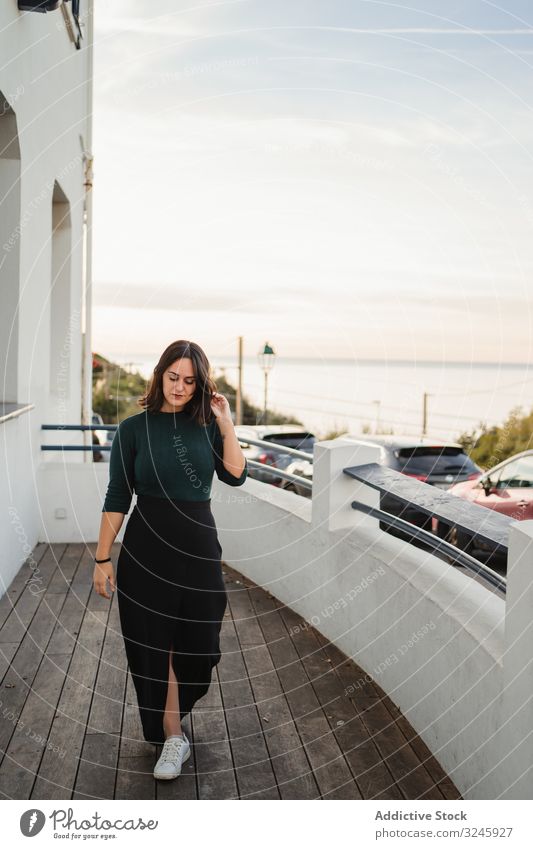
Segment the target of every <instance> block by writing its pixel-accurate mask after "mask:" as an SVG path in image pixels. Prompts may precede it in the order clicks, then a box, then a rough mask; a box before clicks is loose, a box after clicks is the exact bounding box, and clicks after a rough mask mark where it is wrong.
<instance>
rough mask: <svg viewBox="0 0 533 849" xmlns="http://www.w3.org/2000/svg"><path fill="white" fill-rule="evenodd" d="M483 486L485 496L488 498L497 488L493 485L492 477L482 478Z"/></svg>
mask: <svg viewBox="0 0 533 849" xmlns="http://www.w3.org/2000/svg"><path fill="white" fill-rule="evenodd" d="M481 486H482V487H483V489H484V491H485V495H487V496H488V495H490V494H491V492H494V490H495V489H496V487H495V485H494V484H493V482H492V481H491V479H490V477H486V478H482V480H481Z"/></svg>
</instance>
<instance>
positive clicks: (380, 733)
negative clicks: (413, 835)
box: [317, 632, 450, 799]
mask: <svg viewBox="0 0 533 849" xmlns="http://www.w3.org/2000/svg"><path fill="white" fill-rule="evenodd" d="M317 636H318V640H319V642H320V643H321V644H322V645H325V644H326V645H327V651H328V654H329V655H330V657H331V658H332V660H333V666H334V670H335V673H336V675H338V677H339V679H340V680H341V683H343V684H344V686H345V687H346V688H349V687H350V686H352V685H353V684H354V681H357V682H358V684H361V687H360V689H359V688H358V689H357V690H355V691H354V692H353V695H350V699H351V701H352V702H353V704H354V706H355V707H356V709H357V710H358V713H359V715H360V717H361V720H362V721H363V723H364V725H365V727H366V728H367V729H368V731H369V733H370V735H371V737H372V739H373V740H374V742H375V744H376V746H377V748H378V750H379V752H380V754H381V757H382V758H383V761H384V763H386V764H387V766H388V767H389V769H390V771H391V773H392V775H393V777H394V779H395V781H396V782H397V784H398V786H399V787H400V789H401V790H402V793H403V795H404V796H405V798H408V799H418V798H420V799H431V798H433V799H439V798H444V793H443V791H442V789H441V787H440V782H441V781H445V780H446V781H450V779H449V778H448V776H446V773H445V772H444V770H442V768H440V775H438V773H437V772H429V770H427V769H426V766H425V763H423V762H422V761H421V759H420V757H419V756H418V755H417V753H416V750H415V749H414V747H413V745H412V740H413V739H414V738H415V737H416V732H415V730H414V729H413V728H412V726H409V727H410V728H411V735H410V739H409V740H408V739H407V737H406V736H405V735H404V734H403V733H402V729H401V728H400V727H399V726H398V724H397V722H396V718H397V716H398V715H399V714H400V712H399V711H398V709H397V707H396V706H395V705H394V703H393V702H392V700H391V699H390V698H389V697H388V696H387V694H386V693H385V692H384V691H383V690H382V689H381V688H380V687H379V686H378V685H377V684H376V683H375V682H370V683H367V682H366V679H365V677H364V676H365V673H364V671H363V670H361V671H360V674H359V675H357V676H355V677H354V673H353V670H352V669H350V666H351V662H348V663H346V658H345V656H344V655H343V653H342V652H341V651H340V650H339V649H338V648H337V646H335V645H333V644H331V643H328V641H327V639H326V638H325V637H324V636H323V635H322V634H320V633H318V632H317ZM405 723H406V724H407V725H409V724H408V723H407V720H405ZM404 727H406V725H405V724H404ZM420 742H422V741H420ZM435 763H436V761H435ZM435 763H434V762H433V761H432V767H433V768H434V769H435V770H436V767H435Z"/></svg>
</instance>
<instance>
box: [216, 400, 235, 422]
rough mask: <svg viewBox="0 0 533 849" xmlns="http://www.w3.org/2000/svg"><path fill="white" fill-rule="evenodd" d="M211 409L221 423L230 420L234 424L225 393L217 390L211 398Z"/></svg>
mask: <svg viewBox="0 0 533 849" xmlns="http://www.w3.org/2000/svg"><path fill="white" fill-rule="evenodd" d="M211 409H212V411H213V413H214V414H215V416H216V418H217V420H218V422H219V423H220V422H223V421H229V422H231V423H232V424H233V419H232V418H231V410H230V406H229V402H228V399H227V398H226V397H225V396H224V395H221V394H220V392H215V394H214V395H213V398H212V400H211Z"/></svg>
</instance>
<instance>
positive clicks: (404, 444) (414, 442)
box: [343, 433, 464, 450]
mask: <svg viewBox="0 0 533 849" xmlns="http://www.w3.org/2000/svg"><path fill="white" fill-rule="evenodd" d="M343 439H354V440H355V439H357V440H361V441H362V442H369V443H371V444H375V445H382V446H384V447H385V448H417V447H418V446H420V447H423V446H424V445H427V446H435V447H437V448H461V449H463V450H464V448H463V446H462V445H461V443H460V442H452V441H448V440H446V439H434V438H433V437H431V436H414V435H413V436H409V435H406V436H404V435H400V436H395V435H394V434H388V433H384V434H381V433H380V434H376V435H374V434H368V433H361V434H354V433H348V434H345V436H343Z"/></svg>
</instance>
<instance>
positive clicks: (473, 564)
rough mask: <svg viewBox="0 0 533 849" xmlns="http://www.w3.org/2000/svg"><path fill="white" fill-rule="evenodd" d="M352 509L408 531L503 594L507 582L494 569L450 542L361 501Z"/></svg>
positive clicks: (356, 502)
mask: <svg viewBox="0 0 533 849" xmlns="http://www.w3.org/2000/svg"><path fill="white" fill-rule="evenodd" d="M352 507H353V509H354V510H360V511H361V512H362V513H366V514H367V515H369V516H373V517H374V518H375V519H381V520H382V521H383V522H385V523H386V524H387V525H388V526H389V528H393V529H395V530H399V531H408V532H409V533H410V534H411V535H412V536H413V537H415V539H418V540H420V541H421V542H426V543H429V545H430V546H431V547H432V548H433V549H435V550H437V551H443V552H445V554H449V555H450V556H451V557H452V558H453V560H454V561H455V562H456V563H460V564H461V566H464V568H465V569H468V570H469V571H471V572H475V573H476V574H478V575H480V576H481V577H482V578H484V579H485V580H486V581H488V583H489V584H491V585H492V586H493V587H496V589H498V590H500V592H502V593H504V594H505V592H506V589H507V580H506V579H505V578H504V577H502V575H499V574H498V573H497V572H495V571H494V569H491V568H490V567H489V566H486V565H485V564H484V563H481V562H480V561H479V560H476V558H475V557H472V555H471V554H467V552H466V551H461V549H460V548H456V546H455V545H452V543H451V542H448V541H447V540H444V539H441V538H440V537H437V536H435V534H432V533H431V531H426V530H424V528H420V527H418V525H413V523H412V522H408V521H407V520H406V519H400V517H399V516H393V514H392V513H387V512H386V511H385V510H380V509H379V508H377V507H371V506H370V505H369V504H364V503H363V502H361V501H352Z"/></svg>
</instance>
